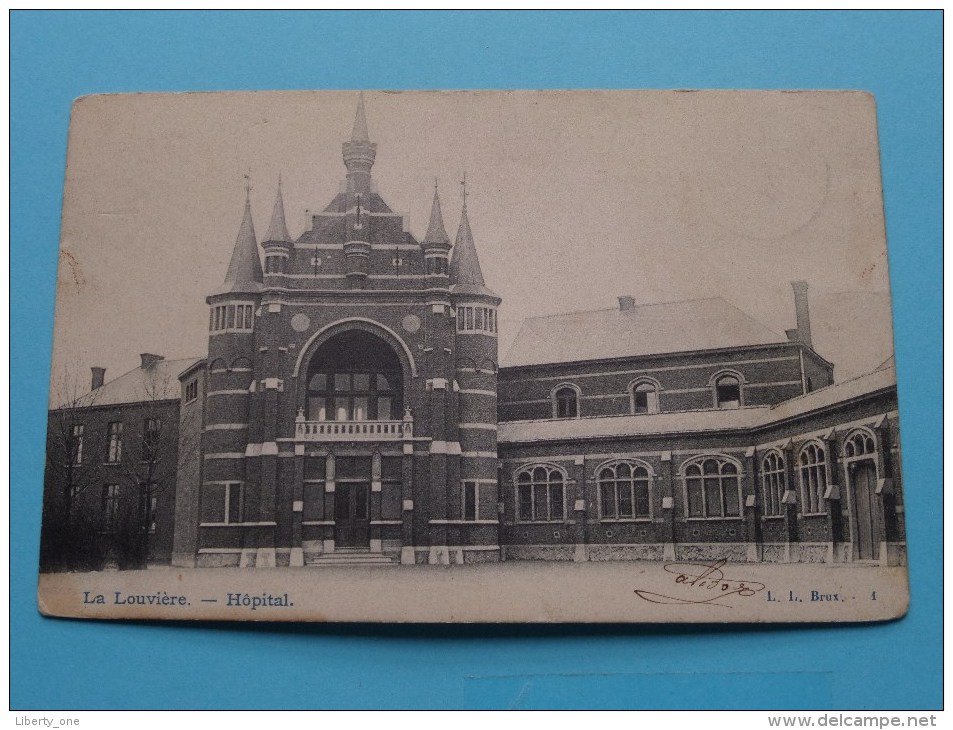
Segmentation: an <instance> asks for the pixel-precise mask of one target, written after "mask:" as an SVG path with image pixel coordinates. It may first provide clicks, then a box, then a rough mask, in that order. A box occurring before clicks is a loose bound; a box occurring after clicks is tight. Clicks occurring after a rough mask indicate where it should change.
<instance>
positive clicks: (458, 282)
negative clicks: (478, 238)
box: [450, 203, 496, 297]
mask: <svg viewBox="0 0 953 730" xmlns="http://www.w3.org/2000/svg"><path fill="white" fill-rule="evenodd" d="M450 283H451V287H450V291H451V293H457V294H483V295H486V296H491V297H496V294H494V293H493V292H492V291H490V290H489V289H487V288H486V284H485V282H484V281H483V270H482V269H481V268H480V258H479V256H477V250H476V244H474V242H473V232H472V231H471V230H470V220H469V218H468V217H467V206H466V203H464V205H463V213H462V214H461V216H460V227H459V228H458V229H457V240H456V243H454V245H453V254H452V255H451V257H450Z"/></svg>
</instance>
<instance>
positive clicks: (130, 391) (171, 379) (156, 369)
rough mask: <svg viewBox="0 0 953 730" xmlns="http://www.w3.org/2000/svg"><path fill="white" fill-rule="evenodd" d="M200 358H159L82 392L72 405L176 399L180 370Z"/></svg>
mask: <svg viewBox="0 0 953 730" xmlns="http://www.w3.org/2000/svg"><path fill="white" fill-rule="evenodd" d="M203 359H204V358H202V357H187V358H182V359H180V360H159V361H158V362H156V363H155V364H153V365H152V366H151V367H149V368H143V367H138V368H136V369H135V370H130V371H129V372H128V373H125V374H123V375H120V376H119V377H118V378H115V379H114V380H110V381H109V382H108V383H104V384H103V385H101V386H100V387H98V388H97V389H96V390H94V391H92V392H90V393H87V394H85V395H83V396H82V397H80V398H79V399H78V400H77V403H76V404H75V405H76V406H78V407H81V408H90V407H93V408H94V407H97V406H113V405H120V404H123V403H141V402H151V401H159V400H178V399H179V394H180V384H179V373H181V372H182V371H184V370H186V369H188V368H191V367H192V366H193V365H195V364H196V363H198V362H201V361H202V360H203ZM71 405H72V404H67V403H63V402H60V403H53V404H52V407H53V408H64V407H71Z"/></svg>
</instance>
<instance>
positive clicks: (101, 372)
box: [90, 368, 106, 390]
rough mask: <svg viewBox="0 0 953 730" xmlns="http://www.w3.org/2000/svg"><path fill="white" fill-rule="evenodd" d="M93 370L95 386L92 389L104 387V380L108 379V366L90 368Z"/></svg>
mask: <svg viewBox="0 0 953 730" xmlns="http://www.w3.org/2000/svg"><path fill="white" fill-rule="evenodd" d="M90 370H92V371H93V387H92V388H91V389H92V390H96V388H102V387H103V381H105V380H106V368H90Z"/></svg>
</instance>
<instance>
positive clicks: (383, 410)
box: [377, 396, 394, 421]
mask: <svg viewBox="0 0 953 730" xmlns="http://www.w3.org/2000/svg"><path fill="white" fill-rule="evenodd" d="M393 408H394V399H393V398H391V397H390V396H381V397H379V398H378V399H377V420H378V421H390V420H391V419H393V418H394V413H393Z"/></svg>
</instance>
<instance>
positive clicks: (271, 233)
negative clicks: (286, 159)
mask: <svg viewBox="0 0 953 730" xmlns="http://www.w3.org/2000/svg"><path fill="white" fill-rule="evenodd" d="M264 240H265V241H286V242H288V243H290V242H291V235H290V234H289V233H288V224H287V223H285V203H284V200H283V199H282V197H281V174H279V175H278V195H277V196H276V197H275V209H274V211H273V212H272V214H271V224H270V225H269V226H268V232H267V233H266V234H265V238H264Z"/></svg>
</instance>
